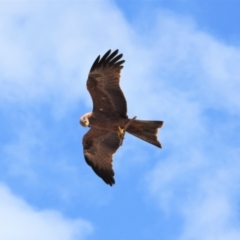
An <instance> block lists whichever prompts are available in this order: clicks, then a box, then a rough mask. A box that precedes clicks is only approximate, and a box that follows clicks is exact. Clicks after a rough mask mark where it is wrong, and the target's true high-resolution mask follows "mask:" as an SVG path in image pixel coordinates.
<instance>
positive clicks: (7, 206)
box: [0, 184, 93, 240]
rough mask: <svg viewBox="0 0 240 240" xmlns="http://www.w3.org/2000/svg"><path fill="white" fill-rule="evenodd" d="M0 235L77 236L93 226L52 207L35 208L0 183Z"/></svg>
mask: <svg viewBox="0 0 240 240" xmlns="http://www.w3.org/2000/svg"><path fill="white" fill-rule="evenodd" d="M0 211H1V217H0V225H1V229H0V238H1V239H4V240H15V239H24V240H32V239H36V240H43V239H44V240H48V239H49V240H55V239H56V240H77V239H85V237H86V236H87V235H88V234H90V233H91V232H92V230H93V228H92V226H91V224H90V223H89V222H87V221H85V220H81V219H76V220H72V219H66V218H64V217H63V216H62V214H61V213H59V212H57V211H54V210H36V209H34V208H33V207H31V206H30V205H28V204H27V203H26V202H25V201H24V200H22V199H21V198H19V197H16V196H15V195H13V194H12V193H11V192H10V191H9V189H8V188H7V187H6V186H5V185H4V184H0Z"/></svg>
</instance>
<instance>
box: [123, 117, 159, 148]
mask: <svg viewBox="0 0 240 240" xmlns="http://www.w3.org/2000/svg"><path fill="white" fill-rule="evenodd" d="M162 125H163V121H144V120H134V121H133V122H132V123H131V124H130V125H129V126H128V128H127V130H126V131H127V132H128V133H130V134H132V135H134V136H136V137H138V138H141V139H142V140H144V141H146V142H149V143H151V144H153V145H155V146H157V147H159V148H161V147H162V145H161V143H160V142H159V141H158V138H157V132H158V128H161V127H162Z"/></svg>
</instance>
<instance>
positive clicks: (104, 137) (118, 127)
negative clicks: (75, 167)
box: [79, 50, 163, 186]
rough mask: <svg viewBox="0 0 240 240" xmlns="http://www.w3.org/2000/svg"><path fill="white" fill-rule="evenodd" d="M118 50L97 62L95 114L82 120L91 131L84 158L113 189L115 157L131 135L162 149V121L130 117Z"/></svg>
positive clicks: (92, 83)
mask: <svg viewBox="0 0 240 240" xmlns="http://www.w3.org/2000/svg"><path fill="white" fill-rule="evenodd" d="M122 56H123V55H122V54H118V50H115V51H114V52H111V50H109V51H107V52H106V53H105V54H104V55H103V57H102V58H101V57H100V56H98V57H97V59H96V60H95V61H94V63H93V65H92V67H91V69H90V72H89V75H88V79H87V89H88V91H89V93H90V95H91V97H92V101H93V110H92V112H89V113H86V114H84V115H83V116H82V117H81V118H80V121H79V122H80V124H81V125H82V126H83V127H89V128H90V130H89V131H88V132H87V133H86V134H85V135H84V137H83V141H82V144H83V153H84V158H85V160H86V162H87V164H88V165H90V166H91V167H92V169H93V171H94V172H95V173H96V174H97V175H98V176H99V177H100V178H102V179H103V181H104V182H105V183H106V184H109V185H110V186H112V185H113V184H114V183H115V180H114V171H113V166H112V162H113V154H114V153H115V152H116V151H117V149H118V148H119V147H120V146H121V145H122V143H123V139H124V134H125V132H128V133H130V134H132V135H134V136H136V137H138V138H140V139H142V140H144V141H146V142H148V143H151V144H153V145H155V146H157V147H159V148H161V147H162V146H161V143H160V142H159V141H158V139H157V132H158V128H160V127H162V125H163V121H146V120H145V121H143V120H136V117H134V118H132V119H129V118H128V116H127V102H126V99H125V97H124V94H123V92H122V90H121V88H120V85H119V81H120V72H121V69H122V68H123V63H124V62H125V61H124V60H121V58H122Z"/></svg>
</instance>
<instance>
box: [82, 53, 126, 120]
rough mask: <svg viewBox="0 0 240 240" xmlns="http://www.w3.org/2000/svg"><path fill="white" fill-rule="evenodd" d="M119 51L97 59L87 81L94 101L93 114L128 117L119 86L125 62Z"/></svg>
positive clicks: (124, 100)
mask: <svg viewBox="0 0 240 240" xmlns="http://www.w3.org/2000/svg"><path fill="white" fill-rule="evenodd" d="M122 56H123V55H122V54H119V55H118V50H116V51H114V52H113V53H111V50H109V51H108V52H106V53H105V54H104V56H103V57H102V58H100V56H98V57H97V59H96V60H95V62H94V63H93V65H92V67H91V69H90V73H89V75H88V80H87V89H88V91H89V92H90V95H91V97H92V101H93V113H94V114H95V116H96V117H97V115H98V114H101V115H102V114H107V115H108V116H109V115H114V116H121V117H125V118H126V117H127V103H126V99H125V97H124V95H123V92H122V90H121V88H120V86H119V81H120V71H121V69H122V68H123V66H122V64H123V63H124V62H125V61H124V60H121V61H119V60H120V59H121V58H122Z"/></svg>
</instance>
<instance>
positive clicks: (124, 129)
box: [118, 116, 136, 146]
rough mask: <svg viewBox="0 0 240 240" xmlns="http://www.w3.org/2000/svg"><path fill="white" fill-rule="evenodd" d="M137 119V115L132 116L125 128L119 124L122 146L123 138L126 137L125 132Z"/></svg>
mask: <svg viewBox="0 0 240 240" xmlns="http://www.w3.org/2000/svg"><path fill="white" fill-rule="evenodd" d="M135 119H136V116H135V117H134V118H132V119H131V120H130V121H129V122H128V123H127V124H126V125H125V126H124V128H121V127H120V126H118V137H119V139H120V146H121V145H122V142H123V139H124V135H125V132H126V130H127V128H128V127H129V126H130V125H131V123H132V122H133V121H134V120H135Z"/></svg>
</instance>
